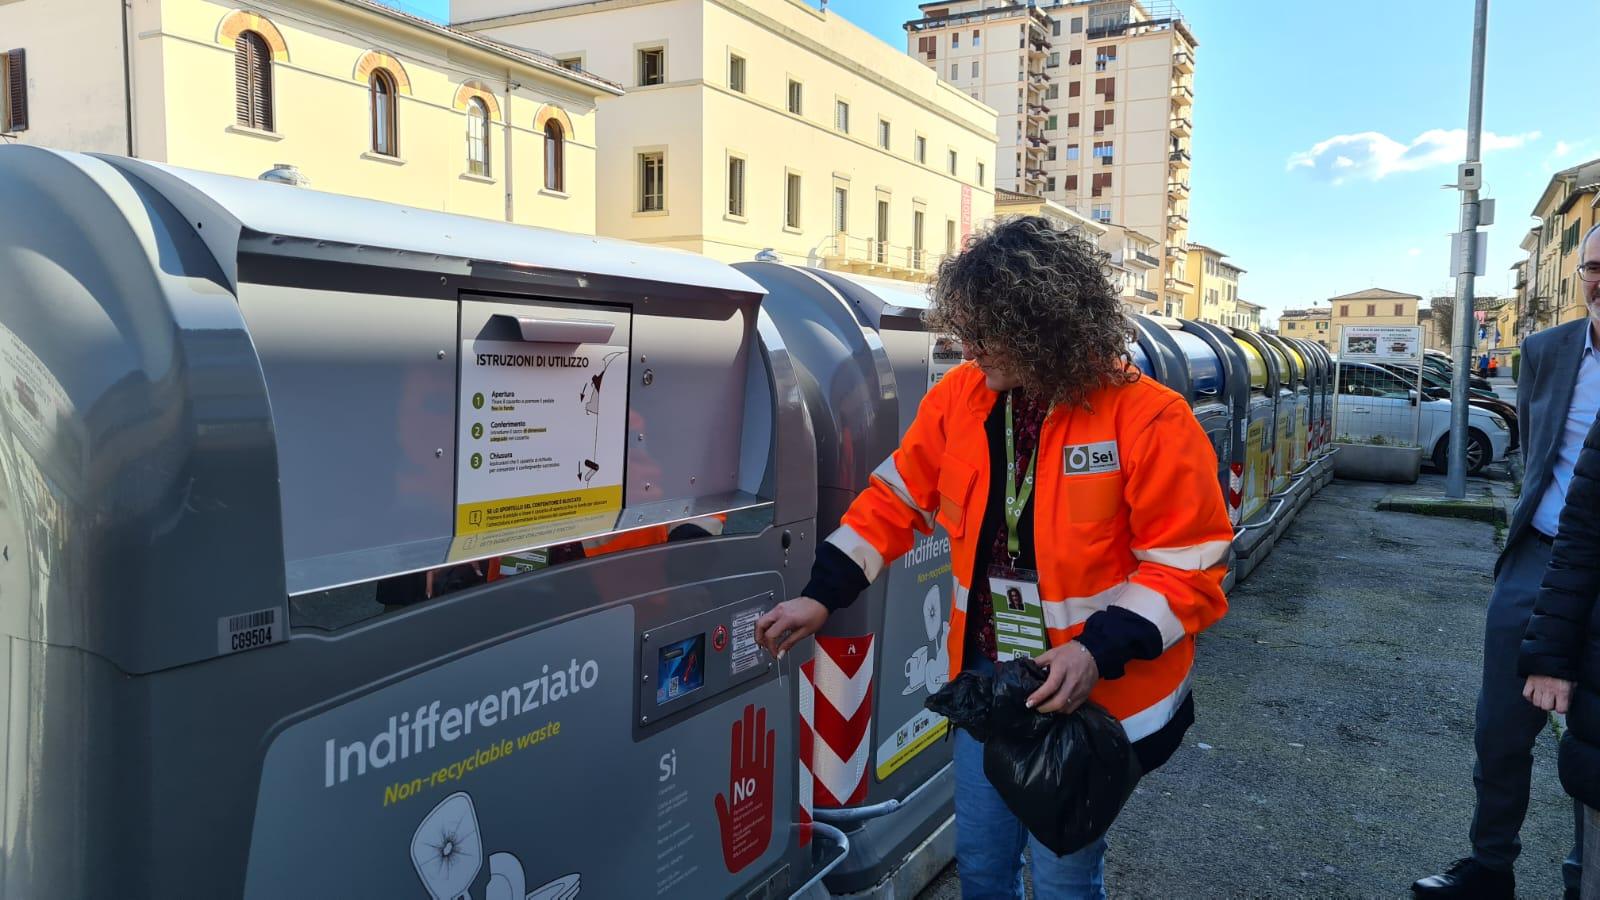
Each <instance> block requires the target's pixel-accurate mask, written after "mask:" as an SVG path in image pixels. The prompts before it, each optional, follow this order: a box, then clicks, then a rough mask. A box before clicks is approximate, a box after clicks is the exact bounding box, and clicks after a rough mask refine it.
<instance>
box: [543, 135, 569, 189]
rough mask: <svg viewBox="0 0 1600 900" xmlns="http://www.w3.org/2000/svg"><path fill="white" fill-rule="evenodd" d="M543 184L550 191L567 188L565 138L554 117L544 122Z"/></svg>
mask: <svg viewBox="0 0 1600 900" xmlns="http://www.w3.org/2000/svg"><path fill="white" fill-rule="evenodd" d="M544 186H545V188H546V189H548V190H552V191H565V190H566V189H567V138H566V134H565V133H564V132H563V131H562V130H561V123H560V122H557V121H556V120H555V119H551V120H550V121H548V122H546V123H544Z"/></svg>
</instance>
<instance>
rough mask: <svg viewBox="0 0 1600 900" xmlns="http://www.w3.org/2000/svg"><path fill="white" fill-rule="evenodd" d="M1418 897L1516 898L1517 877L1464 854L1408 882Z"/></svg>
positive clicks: (1485, 899) (1489, 899)
mask: <svg viewBox="0 0 1600 900" xmlns="http://www.w3.org/2000/svg"><path fill="white" fill-rule="evenodd" d="M1411 893H1412V894H1414V895H1416V896H1418V897H1440V898H1443V897H1456V898H1469V897H1470V898H1472V900H1501V898H1504V900H1516V896H1517V879H1516V876H1514V875H1512V874H1511V873H1510V872H1501V871H1497V870H1495V869H1491V868H1488V867H1487V866H1484V865H1483V864H1481V863H1479V862H1478V861H1477V860H1475V859H1473V858H1471V857H1468V858H1466V859H1461V860H1457V861H1456V862H1455V864H1454V865H1452V866H1451V867H1450V868H1448V869H1446V870H1445V871H1444V873H1443V874H1441V875H1429V876H1428V877H1427V878H1423V879H1420V880H1418V881H1417V882H1416V883H1415V884H1413V885H1411Z"/></svg>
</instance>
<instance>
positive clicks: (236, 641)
mask: <svg viewBox="0 0 1600 900" xmlns="http://www.w3.org/2000/svg"><path fill="white" fill-rule="evenodd" d="M283 639H284V635H283V629H282V628H280V627H279V626H278V610H276V609H258V610H256V611H255V612H247V613H239V614H238V615H234V616H224V617H222V618H220V619H218V620H217V653H219V654H228V653H238V652H239V651H241V650H254V649H255V648H257V647H265V646H267V645H268V644H273V643H276V642H278V641H281V640H283Z"/></svg>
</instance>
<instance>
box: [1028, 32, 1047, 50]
mask: <svg viewBox="0 0 1600 900" xmlns="http://www.w3.org/2000/svg"><path fill="white" fill-rule="evenodd" d="M1052 46H1053V45H1052V44H1051V43H1050V41H1049V40H1047V39H1046V38H1044V37H1043V36H1041V35H1037V34H1030V35H1028V48H1029V49H1031V50H1033V51H1035V52H1037V53H1043V52H1044V51H1046V50H1049V49H1050V48H1051V47H1052Z"/></svg>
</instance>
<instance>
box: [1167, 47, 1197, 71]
mask: <svg viewBox="0 0 1600 900" xmlns="http://www.w3.org/2000/svg"><path fill="white" fill-rule="evenodd" d="M1172 67H1173V68H1174V69H1177V70H1178V71H1179V72H1181V73H1182V74H1184V75H1193V74H1194V54H1193V53H1190V52H1188V51H1187V50H1179V51H1178V52H1177V53H1174V54H1172Z"/></svg>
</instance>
